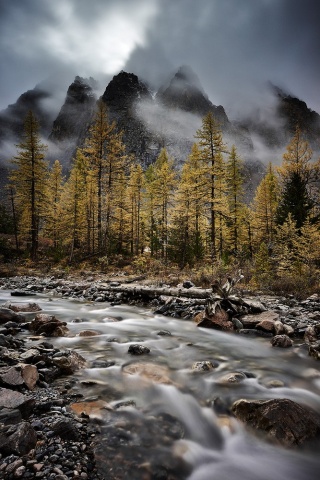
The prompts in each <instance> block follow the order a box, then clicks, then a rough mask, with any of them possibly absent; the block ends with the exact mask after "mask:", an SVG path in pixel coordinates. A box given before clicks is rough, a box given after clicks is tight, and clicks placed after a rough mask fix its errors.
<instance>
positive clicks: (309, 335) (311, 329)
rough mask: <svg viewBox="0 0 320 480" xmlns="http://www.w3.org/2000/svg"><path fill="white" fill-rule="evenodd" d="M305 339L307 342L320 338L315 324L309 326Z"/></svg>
mask: <svg viewBox="0 0 320 480" xmlns="http://www.w3.org/2000/svg"><path fill="white" fill-rule="evenodd" d="M303 339H304V341H305V342H306V343H314V342H316V341H317V340H318V337H317V331H316V329H315V327H314V326H309V327H307V329H306V331H305V333H304V337H303Z"/></svg>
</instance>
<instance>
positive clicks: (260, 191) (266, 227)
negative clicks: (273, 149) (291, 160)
mask: <svg viewBox="0 0 320 480" xmlns="http://www.w3.org/2000/svg"><path fill="white" fill-rule="evenodd" d="M279 188H280V187H279V180H278V177H277V175H276V173H275V170H274V167H273V166H272V164H271V163H269V165H268V169H267V173H266V174H265V176H264V177H263V179H262V180H261V182H260V184H259V185H258V187H257V189H256V192H255V197H254V200H253V204H252V217H253V218H252V226H253V230H254V242H255V245H257V248H259V245H260V244H261V242H264V243H265V245H267V246H269V248H272V243H273V240H274V235H275V232H276V226H277V222H276V219H277V210H278V202H279Z"/></svg>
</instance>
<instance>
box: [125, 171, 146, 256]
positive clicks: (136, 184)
mask: <svg viewBox="0 0 320 480" xmlns="http://www.w3.org/2000/svg"><path fill="white" fill-rule="evenodd" d="M144 186H145V177H144V173H143V169H142V166H141V165H140V164H139V163H133V164H132V165H131V167H130V174H129V179H128V188H127V197H128V208H129V217H130V220H129V222H130V253H131V255H138V254H139V253H141V252H142V251H143V247H144V238H143V236H144V235H143V234H144V221H143V190H144Z"/></svg>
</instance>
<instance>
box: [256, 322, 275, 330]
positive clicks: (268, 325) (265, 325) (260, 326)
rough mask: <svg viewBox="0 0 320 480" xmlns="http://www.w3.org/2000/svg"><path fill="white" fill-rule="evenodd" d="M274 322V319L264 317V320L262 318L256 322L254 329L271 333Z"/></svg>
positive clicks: (273, 328)
mask: <svg viewBox="0 0 320 480" xmlns="http://www.w3.org/2000/svg"><path fill="white" fill-rule="evenodd" d="M274 324H275V321H274V320H271V319H270V320H269V319H265V320H262V321H261V322H259V323H257V325H256V329H257V330H262V331H264V332H269V333H273V332H274V330H275V325H274Z"/></svg>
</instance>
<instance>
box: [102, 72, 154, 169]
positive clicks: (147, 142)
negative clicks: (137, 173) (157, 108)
mask: <svg viewBox="0 0 320 480" xmlns="http://www.w3.org/2000/svg"><path fill="white" fill-rule="evenodd" d="M102 100H103V102H105V104H106V105H107V108H108V114H109V119H110V121H115V122H116V123H117V126H118V129H119V130H121V131H122V132H123V142H124V143H125V145H126V147H127V152H128V153H129V154H134V155H135V156H136V158H138V159H139V160H140V162H141V163H142V164H143V165H144V166H146V165H148V164H149V163H150V162H152V161H153V160H154V158H155V157H156V156H157V154H158V153H159V150H160V146H159V144H158V141H157V139H156V138H155V137H154V135H153V134H152V133H151V132H150V131H148V130H147V128H146V125H145V124H144V122H143V121H141V119H140V118H139V116H138V115H137V107H138V105H139V104H140V103H142V102H150V103H152V102H153V100H152V96H151V94H150V92H149V90H148V88H147V87H146V85H145V84H144V83H143V82H141V81H140V80H139V78H138V77H137V76H136V75H134V74H133V73H127V72H123V71H121V72H120V73H119V74H118V75H115V76H114V77H113V79H112V80H111V82H110V83H109V84H108V86H107V88H106V89H105V92H104V94H103V95H102Z"/></svg>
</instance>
